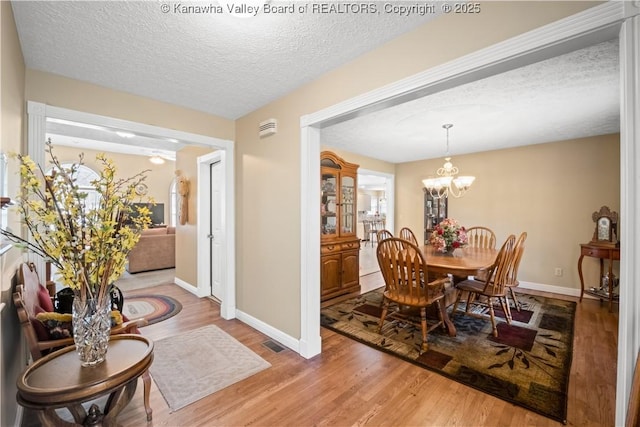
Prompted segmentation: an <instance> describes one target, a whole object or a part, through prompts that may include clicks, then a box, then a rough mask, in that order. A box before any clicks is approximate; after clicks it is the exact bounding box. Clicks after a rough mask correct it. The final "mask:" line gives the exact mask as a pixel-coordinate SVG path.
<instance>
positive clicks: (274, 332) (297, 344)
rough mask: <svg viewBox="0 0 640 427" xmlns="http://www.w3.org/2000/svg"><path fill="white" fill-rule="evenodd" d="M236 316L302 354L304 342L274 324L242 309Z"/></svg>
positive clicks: (237, 311)
mask: <svg viewBox="0 0 640 427" xmlns="http://www.w3.org/2000/svg"><path fill="white" fill-rule="evenodd" d="M319 315H320V314H318V316H319ZM236 317H237V318H238V320H240V321H241V322H242V323H245V324H247V325H249V326H251V327H252V328H253V329H256V330H258V331H260V332H262V333H263V334H265V335H266V336H268V337H269V338H272V339H274V340H276V341H278V342H279V343H280V344H282V345H284V346H286V347H288V348H290V349H291V350H293V351H295V352H297V353H300V354H302V351H301V345H302V342H301V341H298V340H297V339H295V338H294V337H292V336H291V335H287V334H285V333H284V332H282V331H281V330H279V329H276V328H274V327H273V326H271V325H268V324H266V323H264V322H263V321H262V320H260V319H256V318H255V317H253V316H251V315H249V314H247V313H245V312H244V311H241V310H236Z"/></svg>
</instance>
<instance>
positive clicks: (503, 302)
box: [498, 294, 513, 325]
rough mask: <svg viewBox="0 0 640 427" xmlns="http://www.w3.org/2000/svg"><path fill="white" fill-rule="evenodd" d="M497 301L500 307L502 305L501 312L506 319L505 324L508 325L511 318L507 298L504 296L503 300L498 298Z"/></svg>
mask: <svg viewBox="0 0 640 427" xmlns="http://www.w3.org/2000/svg"><path fill="white" fill-rule="evenodd" d="M498 300H499V301H500V305H502V311H503V312H504V315H505V316H506V318H507V323H508V324H509V325H510V324H511V321H512V320H513V318H512V317H511V307H510V306H509V298H508V297H507V296H506V294H505V297H504V298H502V297H499V298H498Z"/></svg>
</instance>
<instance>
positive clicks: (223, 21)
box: [12, 1, 620, 162]
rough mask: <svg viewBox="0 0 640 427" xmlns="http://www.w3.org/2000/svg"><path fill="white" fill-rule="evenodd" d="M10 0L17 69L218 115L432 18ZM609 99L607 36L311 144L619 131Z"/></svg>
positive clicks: (71, 138) (385, 145)
mask: <svg viewBox="0 0 640 427" xmlns="http://www.w3.org/2000/svg"><path fill="white" fill-rule="evenodd" d="M273 4H274V5H275V4H278V3H276V2H273ZM12 5H13V9H14V14H15V18H16V24H17V27H18V33H19V37H20V42H21V45H22V49H23V54H24V57H25V61H26V63H27V66H28V67H29V68H32V69H37V70H43V71H48V72H52V73H55V74H60V75H63V76H67V77H70V78H74V79H78V80H82V81H88V82H91V83H94V84H98V85H102V86H106V87H110V88H113V89H116V90H121V91H125V92H129V93H133V94H137V95H140V96H145V97H148V98H152V99H157V100H160V101H165V102H169V103H172V104H176V105H181V106H185V107H188V108H192V109H195V110H200V111H205V112H208V113H211V114H215V115H218V116H222V117H227V118H230V119H235V118H238V117H240V116H243V115H244V114H247V113H249V112H251V111H253V110H255V109H257V108H259V107H261V106H263V105H265V104H267V103H269V102H270V101H272V100H274V99H277V98H279V97H281V96H283V95H285V94H287V93H289V92H291V91H292V90H295V88H297V87H299V86H300V85H303V84H304V83H306V82H309V81H312V80H314V79H315V78H317V77H318V76H320V75H322V74H323V73H325V72H327V71H329V70H331V69H333V68H336V67H338V66H340V65H341V64H344V63H346V62H348V61H350V60H352V59H354V58H355V57H357V56H359V55H361V54H362V53H364V52H366V51H369V50H371V49H374V48H376V47H377V46H379V45H381V44H383V43H385V42H386V41H388V40H390V39H392V38H394V37H396V36H398V35H400V34H402V33H404V32H407V31H409V30H411V29H413V28H415V27H417V26H419V25H421V24H423V23H425V22H427V21H428V20H429V19H431V18H435V17H437V15H433V14H427V15H425V16H424V17H420V16H417V15H413V16H411V17H406V16H398V15H394V14H387V13H381V14H355V15H354V14H312V13H308V14H299V13H298V14H270V15H264V14H258V16H257V17H255V18H251V19H241V18H236V17H233V16H229V15H228V14H226V13H222V14H193V13H192V14H185V13H179V12H176V11H175V9H172V8H173V7H175V5H216V3H215V2H211V3H209V2H206V3H205V2H200V3H198V2H184V3H179V2H166V3H163V2H157V1H143V2H126V1H116V2H104V1H88V2H85V1H78V2H60V1H48V2H36V1H14V2H13V3H12ZM163 5H169V7H170V9H169V12H168V13H163V9H162V6H163ZM619 108H620V107H619V76H618V44H617V40H612V41H609V42H606V43H601V44H598V45H595V46H592V47H590V48H587V49H582V50H579V51H576V52H572V53H569V54H566V55H563V56H559V57H556V58H552V59H549V60H546V61H543V62H540V63H537V64H533V65H530V66H527V67H524V68H520V69H517V70H512V71H509V72H506V73H503V74H500V75H496V76H492V77H489V78H486V79H483V80H480V81H477V82H473V83H470V84H467V85H463V86H459V87H457V88H453V89H450V90H447V91H443V92H440V93H436V94H434V95H431V96H428V97H425V98H421V99H416V100H414V101H411V102H407V103H405V104H401V105H397V106H395V107H391V108H387V109H385V110H381V111H377V112H374V113H371V114H369V115H366V116H362V117H358V118H355V119H353V120H349V121H347V122H343V123H340V124H337V125H333V126H331V127H327V128H325V129H323V130H322V143H323V144H324V145H327V146H334V147H337V148H341V149H344V150H346V151H351V152H355V153H359V154H362V155H366V156H370V157H374V158H379V159H383V160H386V161H390V162H406V161H412V160H419V159H426V158H438V157H444V156H445V154H446V152H447V150H446V148H447V147H446V133H445V131H444V129H442V125H443V124H445V123H452V124H453V125H454V126H453V128H452V129H451V130H450V138H449V154H451V155H452V156H455V155H457V154H463V153H472V152H478V151H486V150H494V149H501V148H507V147H514V146H521V145H529V144H537V143H543V142H549V141H559V140H565V139H571V138H581V137H588V136H594V135H602V134H607V133H613V132H618V131H619ZM48 131H49V132H50V134H51V135H55V139H56V141H54V142H57V143H59V144H65V145H75V146H78V147H83V146H86V147H88V148H93V149H104V150H108V147H112V148H113V150H110V151H121V152H132V151H133V147H134V146H140V147H142V149H143V151H142V152H141V153H140V154H144V155H149V154H150V151H158V150H160V151H161V152H163V154H164V155H167V156H169V155H170V154H169V153H170V152H171V151H175V150H179V149H180V148H181V147H182V144H167V143H166V141H154V140H153V139H145V138H144V136H143V138H137V137H136V138H134V139H131V140H122V139H121V138H119V137H114V135H113V131H114V130H113V129H112V130H110V134H107V135H103V136H98V134H97V133H91V132H88V131H87V130H86V129H82V128H77V127H74V126H65V125H61V124H55V125H54V124H48ZM107 133H108V132H107ZM151 137H152V136H151ZM95 141H103V142H105V143H106V145H103V142H101V143H100V145H98V143H97V142H95ZM115 142H119V144H118V145H114V143H115ZM103 147H104V148H103ZM165 150H166V152H164V151H165ZM454 161H455V159H454Z"/></svg>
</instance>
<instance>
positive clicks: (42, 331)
mask: <svg viewBox="0 0 640 427" xmlns="http://www.w3.org/2000/svg"><path fill="white" fill-rule="evenodd" d="M43 313H44V312H43ZM29 322H30V323H31V327H32V328H33V330H34V331H36V336H37V337H38V341H48V340H49V331H47V327H46V326H44V324H43V323H42V322H41V321H39V320H38V319H36V318H35V317H31V316H29Z"/></svg>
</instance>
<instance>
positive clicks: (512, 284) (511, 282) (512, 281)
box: [505, 232, 527, 311]
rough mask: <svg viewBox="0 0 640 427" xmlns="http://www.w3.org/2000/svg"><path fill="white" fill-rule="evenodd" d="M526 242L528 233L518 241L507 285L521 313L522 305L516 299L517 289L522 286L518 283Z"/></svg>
mask: <svg viewBox="0 0 640 427" xmlns="http://www.w3.org/2000/svg"><path fill="white" fill-rule="evenodd" d="M525 240H527V233H526V232H523V233H522V234H520V237H518V240H516V245H515V248H514V250H513V258H512V260H511V264H510V266H509V271H508V273H507V282H506V283H505V285H506V286H507V289H509V293H510V294H511V298H512V299H513V306H514V307H515V308H516V310H518V311H520V308H521V306H522V304H521V303H520V302H519V301H518V298H517V297H516V292H515V288H517V287H518V285H519V284H520V282H519V281H518V268H520V260H522V254H523V253H524V242H525Z"/></svg>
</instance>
